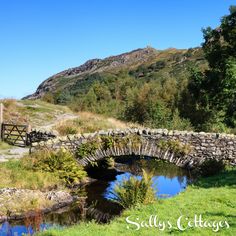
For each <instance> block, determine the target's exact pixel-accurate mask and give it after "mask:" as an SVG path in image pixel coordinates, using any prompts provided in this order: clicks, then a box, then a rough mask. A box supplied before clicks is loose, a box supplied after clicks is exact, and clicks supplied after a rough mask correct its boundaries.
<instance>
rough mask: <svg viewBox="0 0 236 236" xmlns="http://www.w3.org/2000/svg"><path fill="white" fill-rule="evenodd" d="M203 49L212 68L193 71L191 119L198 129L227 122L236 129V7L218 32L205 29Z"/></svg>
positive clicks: (222, 21) (189, 91) (190, 97)
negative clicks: (210, 124)
mask: <svg viewBox="0 0 236 236" xmlns="http://www.w3.org/2000/svg"><path fill="white" fill-rule="evenodd" d="M203 36H204V40H205V41H204V43H203V45H202V46H203V50H204V53H205V58H206V59H207V61H208V64H209V69H208V70H206V71H204V72H201V71H199V70H198V69H197V68H194V69H193V70H192V71H191V78H190V81H189V84H188V97H189V99H190V101H188V102H187V103H188V105H190V107H191V109H192V112H191V114H190V117H189V118H190V119H191V121H192V123H193V124H194V125H195V126H196V125H198V124H199V127H201V128H202V127H208V129H209V125H206V124H209V123H212V124H215V123H217V122H218V123H221V124H222V123H224V124H225V125H227V126H229V127H232V128H234V127H236V111H235V110H236V109H235V108H236V107H235V106H236V105H235V103H236V7H235V6H231V7H230V14H229V15H227V16H224V17H223V18H222V20H221V25H220V26H219V27H218V28H216V29H211V28H210V27H208V28H206V29H204V30H203Z"/></svg>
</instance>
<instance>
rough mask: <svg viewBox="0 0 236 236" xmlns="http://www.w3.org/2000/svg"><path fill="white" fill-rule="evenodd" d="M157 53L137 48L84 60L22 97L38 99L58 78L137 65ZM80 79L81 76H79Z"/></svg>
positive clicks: (55, 86)
mask: <svg viewBox="0 0 236 236" xmlns="http://www.w3.org/2000/svg"><path fill="white" fill-rule="evenodd" d="M156 54H158V51H157V50H155V49H154V48H150V47H147V48H144V49H137V50H134V51H131V52H128V53H123V54H120V55H118V56H111V57H107V58H105V59H92V60H89V61H87V62H85V63H84V64H83V65H81V66H78V67H74V68H70V69H68V70H64V71H62V72H60V73H57V74H55V75H53V76H51V77H50V78H48V79H47V80H45V81H44V82H43V83H41V84H40V85H39V87H38V88H37V90H36V92H35V93H34V94H32V95H29V96H26V97H24V98H23V99H39V98H42V97H43V95H44V94H45V93H47V92H50V91H55V89H56V88H57V85H58V83H59V81H60V78H63V79H65V78H68V81H69V78H71V77H73V76H82V75H83V74H92V73H95V72H103V71H109V70H113V69H114V68H121V67H123V66H126V67H127V66H131V65H138V64H140V63H144V62H147V61H148V60H152V59H153V57H154V56H155V55H156ZM80 79H81V78H80Z"/></svg>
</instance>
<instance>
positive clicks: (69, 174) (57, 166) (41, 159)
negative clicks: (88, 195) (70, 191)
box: [26, 149, 86, 185]
mask: <svg viewBox="0 0 236 236" xmlns="http://www.w3.org/2000/svg"><path fill="white" fill-rule="evenodd" d="M26 164H27V165H28V168H33V169H34V170H40V171H46V172H51V173H55V175H57V176H58V177H59V178H60V179H62V180H63V181H64V182H65V183H66V184H68V185H72V184H76V183H78V182H79V181H80V180H81V179H83V178H84V177H86V172H85V171H84V170H83V168H82V166H80V165H79V164H78V163H77V161H76V159H75V158H74V156H73V155H72V154H71V153H70V152H68V151H66V150H64V149H60V150H59V151H52V150H48V149H44V150H40V151H37V152H35V153H33V154H32V158H31V160H30V163H29V160H27V161H26Z"/></svg>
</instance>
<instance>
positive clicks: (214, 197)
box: [39, 168, 236, 236]
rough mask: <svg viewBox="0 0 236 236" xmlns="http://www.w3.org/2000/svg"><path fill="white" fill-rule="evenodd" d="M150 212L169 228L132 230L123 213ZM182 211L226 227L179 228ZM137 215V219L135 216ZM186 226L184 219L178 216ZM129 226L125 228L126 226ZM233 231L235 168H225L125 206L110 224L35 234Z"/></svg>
mask: <svg viewBox="0 0 236 236" xmlns="http://www.w3.org/2000/svg"><path fill="white" fill-rule="evenodd" d="M151 215H157V216H158V219H159V220H161V221H162V222H163V221H165V222H167V221H168V220H169V221H170V222H171V224H172V226H173V227H172V228H171V229H168V227H167V228H166V229H165V230H163V231H160V230H158V228H155V227H149V228H145V227H144V228H141V229H140V230H135V229H136V226H134V225H131V224H127V223H126V220H125V219H126V217H127V216H130V220H132V221H136V222H139V223H141V221H143V220H145V221H146V222H147V223H148V219H149V217H150V216H151ZM181 215H184V217H188V219H189V220H192V221H193V219H194V215H198V216H199V215H202V218H203V220H204V221H207V220H208V221H211V222H213V221H217V222H219V221H227V222H228V224H229V228H228V229H226V228H220V229H219V231H218V233H215V232H213V230H212V228H196V227H194V228H189V229H186V230H185V231H180V230H179V229H178V228H177V226H176V221H177V219H178V218H179V217H180V216H181ZM137 218H139V220H137ZM182 222H183V223H182V225H183V226H184V227H186V222H187V221H185V220H184V219H183V220H182ZM127 226H129V229H127ZM169 234H172V235H206V236H208V235H236V169H235V168H234V169H228V170H227V171H224V172H222V173H221V174H219V175H216V176H213V177H209V178H204V179H201V180H199V181H198V182H197V183H195V184H194V185H191V186H189V187H188V188H187V190H186V191H185V192H183V193H181V194H179V195H177V196H176V197H173V198H170V199H163V200H158V201H156V202H155V203H154V204H150V205H146V206H142V207H140V208H136V209H131V210H126V211H125V212H124V213H123V214H122V216H121V217H119V218H116V219H115V220H114V221H112V222H111V223H110V224H107V225H99V224H97V223H95V222H90V223H85V222H84V223H81V224H80V225H76V226H74V227H70V228H67V229H64V230H50V231H46V232H43V233H41V234H39V235H40V236H57V235H58V236H62V235H67V236H76V235H79V236H81V235H88V236H91V235H96V236H99V235H105V236H106V235H107V236H110V235H147V236H149V235H169Z"/></svg>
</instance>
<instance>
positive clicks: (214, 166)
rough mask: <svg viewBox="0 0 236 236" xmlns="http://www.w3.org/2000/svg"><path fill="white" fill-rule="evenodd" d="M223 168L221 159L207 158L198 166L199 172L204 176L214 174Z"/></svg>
mask: <svg viewBox="0 0 236 236" xmlns="http://www.w3.org/2000/svg"><path fill="white" fill-rule="evenodd" d="M224 169H225V164H224V162H223V161H222V160H215V159H207V160H205V161H204V162H203V163H202V165H201V167H200V174H201V175H202V176H204V177H208V176H212V175H216V174H218V173H219V172H221V171H222V170H224Z"/></svg>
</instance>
